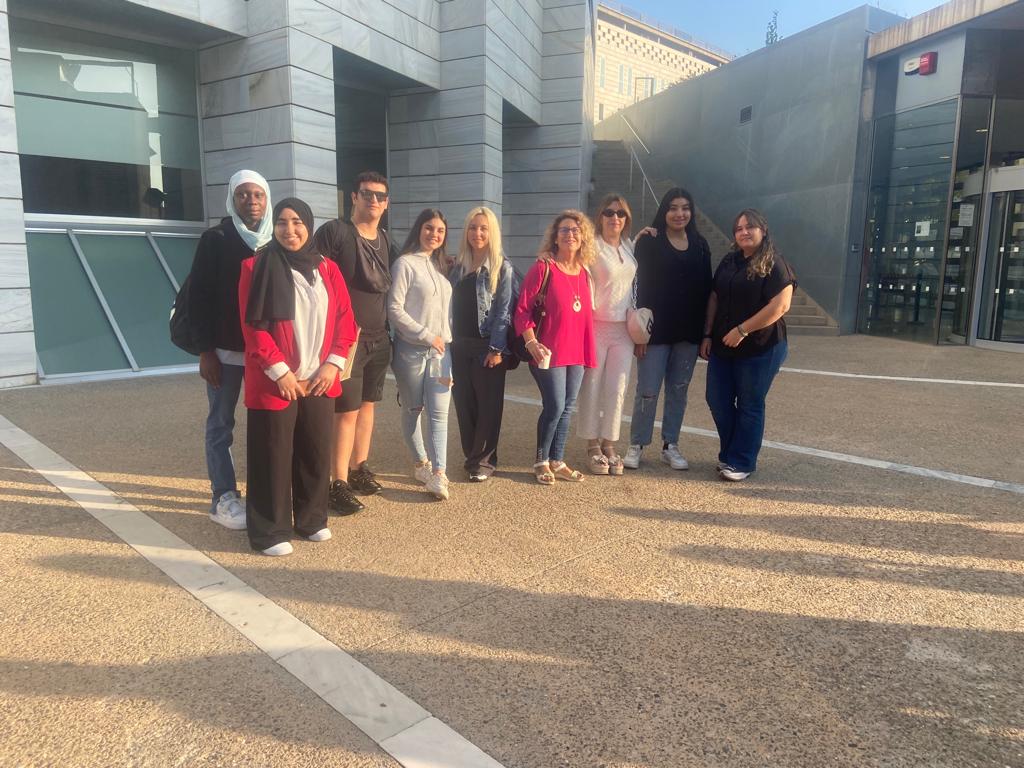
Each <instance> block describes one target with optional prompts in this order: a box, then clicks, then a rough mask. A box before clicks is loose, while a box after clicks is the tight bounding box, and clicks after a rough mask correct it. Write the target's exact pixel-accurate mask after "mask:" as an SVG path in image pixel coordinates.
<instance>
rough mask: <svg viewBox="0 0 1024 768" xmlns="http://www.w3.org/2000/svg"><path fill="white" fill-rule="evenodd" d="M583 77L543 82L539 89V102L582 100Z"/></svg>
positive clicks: (561, 78)
mask: <svg viewBox="0 0 1024 768" xmlns="http://www.w3.org/2000/svg"><path fill="white" fill-rule="evenodd" d="M583 93H584V88H583V75H582V74H580V76H579V77H560V78H557V79H554V80H544V81H543V82H541V87H540V100H541V101H542V102H548V101H572V100H573V99H581V98H583Z"/></svg>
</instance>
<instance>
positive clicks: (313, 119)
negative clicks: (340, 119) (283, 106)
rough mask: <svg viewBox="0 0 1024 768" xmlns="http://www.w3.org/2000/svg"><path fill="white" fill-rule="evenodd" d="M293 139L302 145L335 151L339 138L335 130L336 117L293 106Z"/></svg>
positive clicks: (291, 108)
mask: <svg viewBox="0 0 1024 768" xmlns="http://www.w3.org/2000/svg"><path fill="white" fill-rule="evenodd" d="M290 110H291V115H292V138H293V139H294V140H295V141H297V142H299V143H300V144H308V145H310V146H311V147H321V148H322V149H330V150H334V149H336V147H337V142H338V136H337V134H336V133H335V130H334V117H333V116H332V115H325V114H324V113H323V112H317V111H315V110H312V109H307V108H306V107H300V106H298V105H297V104H292V105H291V107H290Z"/></svg>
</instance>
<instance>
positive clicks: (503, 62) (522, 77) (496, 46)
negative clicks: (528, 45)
mask: <svg viewBox="0 0 1024 768" xmlns="http://www.w3.org/2000/svg"><path fill="white" fill-rule="evenodd" d="M487 58H488V59H490V61H491V63H492V64H494V65H496V66H498V67H500V68H501V69H503V70H504V71H505V72H507V73H508V75H509V77H511V78H512V79H513V80H515V81H516V82H517V83H519V84H520V85H521V86H523V87H524V88H528V89H531V90H534V91H535V90H536V89H537V86H538V85H539V82H538V81H539V78H540V69H539V68H538V69H534V68H533V67H534V66H538V65H540V64H541V61H540V56H536V57H533V58H534V60H533V62H532V65H533V66H531V63H529V62H527V61H525V60H523V59H521V58H519V56H517V55H516V54H515V53H514V52H513V51H512V50H510V49H509V47H508V45H506V44H505V41H504V40H503V39H502V38H501V37H500V36H499V35H498V34H497V33H496V32H494V30H492V29H490V28H488V29H487Z"/></svg>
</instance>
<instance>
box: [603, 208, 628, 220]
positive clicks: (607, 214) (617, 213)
mask: <svg viewBox="0 0 1024 768" xmlns="http://www.w3.org/2000/svg"><path fill="white" fill-rule="evenodd" d="M601 215H602V216H604V217H606V218H609V219H610V218H611V217H612V216H618V217H619V218H620V219H624V218H626V212H625V211H623V210H622V209H621V208H620V209H619V210H615V209H614V208H605V209H604V210H603V211H601Z"/></svg>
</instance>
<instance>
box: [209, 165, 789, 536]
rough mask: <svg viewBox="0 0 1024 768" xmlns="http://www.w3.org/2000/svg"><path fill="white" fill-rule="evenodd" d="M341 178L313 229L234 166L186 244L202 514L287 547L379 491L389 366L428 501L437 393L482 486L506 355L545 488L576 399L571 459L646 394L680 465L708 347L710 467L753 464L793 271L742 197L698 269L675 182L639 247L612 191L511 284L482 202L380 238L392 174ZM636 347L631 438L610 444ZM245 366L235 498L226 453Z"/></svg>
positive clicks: (441, 423)
mask: <svg viewBox="0 0 1024 768" xmlns="http://www.w3.org/2000/svg"><path fill="white" fill-rule="evenodd" d="M353 188H354V191H353V193H352V214H351V218H350V219H349V220H343V219H336V220H333V221H330V222H327V223H326V224H324V225H322V226H321V227H320V228H319V229H318V230H316V231H314V227H313V216H312V212H311V211H310V209H309V207H308V206H307V205H306V204H305V203H304V202H302V201H301V200H297V199H295V198H288V199H285V200H282V201H280V202H278V203H277V204H276V205H274V206H273V207H271V201H270V191H269V188H268V186H267V183H266V181H265V180H264V179H263V178H262V177H261V176H259V175H258V174H256V173H254V172H251V171H240V172H239V173H237V174H235V176H234V177H232V179H231V181H230V183H229V189H228V199H227V206H228V212H229V216H228V217H226V218H225V219H224V220H223V221H222V222H221V223H220V224H219V225H218V226H216V227H213V228H211V229H210V230H208V231H207V232H206V233H205V234H204V235H203V237H202V238H201V239H200V242H199V246H198V248H197V251H196V257H195V261H194V263H193V268H192V273H191V276H190V283H191V285H190V292H189V310H190V320H191V321H192V322H193V323H194V324H195V325H196V334H195V335H196V338H197V339H198V340H199V343H200V345H201V348H202V349H203V350H204V351H203V352H202V353H201V355H200V375H201V376H202V378H203V379H204V380H205V381H206V383H207V394H208V399H209V406H210V407H209V414H208V418H207V424H206V454H207V466H208V470H209V475H210V482H211V487H212V491H213V498H212V502H211V511H210V515H211V518H212V519H213V520H215V521H216V522H218V523H220V524H222V525H224V526H226V527H228V528H232V529H237V530H241V529H246V530H247V531H248V534H249V540H250V543H251V545H252V547H253V548H254V549H256V550H258V551H260V552H263V553H264V554H267V555H285V554H289V553H290V552H291V551H292V545H291V543H290V542H291V539H292V537H293V534H297V535H298V536H300V537H303V538H306V539H308V540H311V541H325V540H327V539H329V538H330V537H331V533H330V530H329V528H328V527H327V514H328V509H332V510H333V511H335V512H336V513H338V514H342V515H346V514H352V513H354V512H357V511H359V510H360V509H362V508H363V506H364V503H363V501H362V500H361V499H360V497H365V496H369V495H372V494H374V493H377V492H378V491H380V490H381V485H380V483H379V482H378V480H377V479H376V476H375V475H374V473H373V472H372V471H371V470H370V468H369V466H368V465H367V460H368V458H369V454H370V446H371V438H372V434H373V426H374V416H375V410H374V409H375V404H376V403H377V402H380V400H381V399H382V397H383V390H384V381H385V377H386V374H387V371H388V369H389V367H390V369H391V371H392V372H393V373H394V377H395V381H396V383H397V389H398V400H399V404H400V408H401V432H402V436H403V438H404V441H405V443H406V445H407V447H408V450H409V452H410V454H411V456H412V459H413V468H412V474H413V476H414V477H415V478H416V480H417V481H419V482H420V483H422V485H423V487H424V489H425V490H426V491H427V492H428V493H430V494H431V495H433V496H434V497H435V498H437V499H447V498H449V495H450V493H451V489H450V485H449V480H448V475H447V462H446V459H447V432H448V411H449V403H450V401H451V400H452V399H454V401H455V410H456V415H457V419H458V424H459V432H460V438H461V446H462V450H463V454H464V457H465V461H464V468H465V470H466V472H467V474H468V476H469V479H470V480H471V481H475V482H484V481H486V480H488V479H489V478H490V477H491V475H492V474H493V473H494V471H495V469H496V467H497V466H498V442H499V438H500V430H501V421H502V411H503V403H504V396H505V377H506V373H507V371H508V370H510V369H511V368H514V367H516V366H517V365H518V364H519V362H520V360H521V359H522V360H523V361H524V362H526V363H528V365H529V370H530V373H531V375H532V376H533V378H534V380H535V381H536V383H537V387H538V389H539V391H540V394H541V400H542V409H541V413H540V416H539V418H538V421H537V439H536V446H537V447H536V455H535V460H534V465H533V470H534V476H535V479H536V481H537V482H538V483H540V484H542V485H554V484H555V483H556V482H557V481H558V480H565V481H570V482H580V481H582V480H583V479H584V472H583V471H580V469H574V468H572V467H570V466H569V464H568V463H567V462H566V456H565V451H566V444H567V442H568V436H569V431H570V419H571V415H572V412H573V410H574V408H576V406H577V400H578V401H579V403H578V412H579V416H578V425H577V428H578V433H579V436H580V438H582V439H583V440H584V441H585V443H586V449H587V464H586V466H585V467H583V468H582V469H584V470H585V471H587V472H589V473H592V474H595V475H622V474H623V470H624V469H625V468H631V469H636V468H638V467H639V466H640V463H641V457H642V454H643V450H644V448H645V447H646V446H647V445H649V444H650V443H651V442H652V440H653V434H654V421H655V412H656V409H657V404H658V400H659V398H660V395H661V390H662V389H664V397H665V405H664V411H663V420H662V430H661V432H662V450H661V459H662V461H664V462H665V463H666V464H668V465H669V466H671V467H672V468H673V469H678V470H682V469H687V468H688V463H687V460H686V459H685V458H684V457H683V455H682V453H681V452H680V450H679V433H680V430H681V427H682V422H683V417H684V414H685V409H686V403H687V390H688V387H689V383H690V379H691V377H692V375H693V370H694V367H695V365H696V360H697V357H698V356H700V357H702V358H704V359H705V360H707V361H708V363H709V368H708V377H707V382H708V383H707V396H706V397H707V402H708V405H709V407H710V408H711V412H712V416H713V417H714V420H715V424H716V425H717V427H718V433H719V437H720V451H719V455H718V459H719V463H718V471H719V474H720V476H721V477H722V478H723V479H726V480H732V481H739V480H743V479H745V478H746V477H748V476H749V474H750V473H751V472H753V471H754V470H755V468H756V462H757V455H758V452H759V450H760V445H761V440H762V436H763V432H764V403H765V396H766V395H767V392H768V388H769V387H770V386H771V382H772V379H773V378H774V376H775V374H776V373H777V372H778V370H779V367H780V366H781V364H782V361H783V360H784V359H785V356H786V329H785V323H784V321H783V320H782V317H783V315H784V314H785V312H786V311H787V310H788V307H789V303H790V299H791V297H792V292H793V288H794V287H795V285H796V278H795V276H794V274H793V272H792V270H791V269H790V267H789V265H788V264H787V263H786V262H785V260H784V259H783V258H782V257H781V255H780V254H778V252H777V251H776V250H775V247H774V244H773V242H772V240H771V236H770V234H769V231H768V224H767V222H766V221H765V219H764V217H763V216H762V215H761V214H759V213H758V212H757V211H753V210H744V211H742V212H741V213H740V214H739V215H738V216H737V217H736V220H735V222H734V227H733V235H734V239H735V242H734V249H733V250H732V251H730V253H729V254H727V255H726V256H725V257H724V258H723V259H722V260H721V262H720V263H719V265H718V267H717V269H716V270H714V272H713V271H712V259H711V252H710V248H709V247H708V243H707V241H706V240H705V239H704V238H703V237H702V236H701V235H700V233H699V232H698V230H697V224H696V220H695V208H694V202H693V198H692V196H691V195H690V194H689V193H688V192H687V191H686V190H684V189H680V188H674V189H671V190H669V191H668V193H666V194H665V196H664V198H663V199H662V201H661V204H660V206H659V208H658V211H657V213H656V215H655V217H654V220H653V221H652V222H651V226H649V227H646V228H645V229H643V230H642V231H641V232H640V233H639V234H638V237H637V240H636V241H635V243H634V241H633V240H632V239H631V238H630V235H631V233H632V227H633V221H632V213H631V211H630V208H629V204H628V203H627V201H626V199H625V198H624V197H623V196H621V195H614V194H613V195H608V196H607V197H605V199H604V200H602V201H601V203H600V205H599V206H598V208H597V212H596V214H595V216H594V218H593V220H591V219H590V218H589V217H588V216H587V215H585V214H584V213H582V212H580V211H575V210H567V211H563V212H562V213H560V214H559V215H558V216H556V217H555V218H554V220H553V221H552V222H551V224H550V226H549V227H548V228H547V231H546V232H545V234H544V236H543V239H542V241H541V245H540V249H539V253H538V255H537V260H536V261H535V262H534V264H533V265H532V266H531V268H530V269H529V270H528V271H527V273H526V275H525V276H524V277H522V278H521V279H520V277H519V275H518V273H517V272H516V271H515V270H514V269H513V267H512V265H511V263H510V262H509V261H508V259H507V258H506V257H505V255H504V252H503V249H502V244H501V243H502V240H501V228H500V225H499V222H498V219H497V217H496V216H495V214H494V213H493V212H492V211H491V210H490V209H488V208H486V207H478V208H474V209H472V210H471V211H470V212H469V214H468V215H467V216H466V218H465V221H464V222H463V227H462V235H461V238H460V241H459V244H458V246H457V248H454V249H451V250H452V251H454V253H450V249H449V244H448V221H447V219H446V218H445V216H444V214H443V213H442V212H441V211H440V210H437V209H433V208H428V209H425V210H423V211H422V212H421V213H420V214H419V216H418V217H417V218H416V220H415V222H414V223H413V225H412V227H411V229H410V232H409V235H408V237H407V239H406V240H405V243H404V244H403V245H402V247H401V248H396V247H395V246H394V244H393V243H392V242H391V240H390V238H389V237H388V235H387V233H386V232H385V231H384V230H383V229H382V228H381V226H380V222H381V218H382V216H383V214H384V212H385V211H386V209H387V206H388V202H389V189H388V183H387V179H386V178H385V177H383V176H382V175H380V174H377V173H374V172H366V173H362V174H360V175H359V176H358V177H357V178H356V179H355V183H354V186H353ZM638 337H639V338H638ZM634 357H635V358H636V359H637V368H638V372H637V386H636V396H635V399H634V403H633V414H632V422H631V426H630V440H629V446H628V448H627V450H626V452H625V455H624V456H620V455H619V453H618V449H617V442H618V440H619V437H620V435H619V432H620V424H621V422H622V411H623V407H624V400H625V393H626V388H627V382H628V380H629V375H630V369H631V366H632V361H633V359H634ZM243 380H244V383H245V405H246V408H247V409H248V425H249V426H248V441H247V458H248V476H249V481H248V494H247V499H246V500H244V501H243V499H242V498H241V495H240V494H239V492H238V487H237V481H236V478H235V474H234V468H233V464H232V461H231V455H230V450H229V449H230V446H231V443H232V434H233V426H234V410H235V405H236V403H237V399H238V397H239V392H240V387H241V384H242V382H243ZM332 414H333V415H332ZM424 433H425V434H424Z"/></svg>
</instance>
